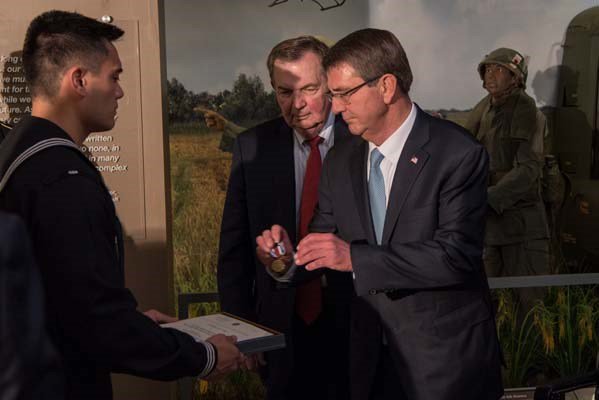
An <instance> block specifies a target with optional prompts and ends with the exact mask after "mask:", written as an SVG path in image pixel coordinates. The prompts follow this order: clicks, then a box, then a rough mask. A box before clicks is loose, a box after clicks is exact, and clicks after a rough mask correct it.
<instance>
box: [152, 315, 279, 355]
mask: <svg viewBox="0 0 599 400" xmlns="http://www.w3.org/2000/svg"><path fill="white" fill-rule="evenodd" d="M161 326H162V327H164V328H174V329H177V330H180V331H181V332H185V333H187V334H188V335H190V336H192V337H193V338H194V339H195V340H196V341H200V340H201V341H205V340H206V339H208V338H209V337H210V336H213V335H216V334H218V333H222V334H224V335H228V336H230V335H234V336H236V337H237V348H238V349H239V351H241V352H242V353H244V354H251V353H260V352H264V351H269V350H277V349H282V348H283V347H285V335H283V334H282V333H280V332H277V331H275V330H272V329H269V328H266V327H264V326H261V325H258V324H256V323H254V322H251V321H247V320H245V319H242V318H239V317H237V316H235V315H232V314H228V313H217V314H211V315H204V316H201V317H196V318H189V319H184V320H181V321H177V322H172V323H169V324H163V325H161Z"/></svg>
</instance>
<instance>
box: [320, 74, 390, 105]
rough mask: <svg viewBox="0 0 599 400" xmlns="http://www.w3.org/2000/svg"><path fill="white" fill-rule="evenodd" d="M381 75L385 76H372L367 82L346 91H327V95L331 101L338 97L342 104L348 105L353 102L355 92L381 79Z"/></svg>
mask: <svg viewBox="0 0 599 400" xmlns="http://www.w3.org/2000/svg"><path fill="white" fill-rule="evenodd" d="M381 76H383V75H379V76H377V77H376V78H372V79H369V80H367V81H366V82H362V83H360V84H359V85H358V86H355V87H353V88H351V89H348V90H346V91H345V92H341V93H333V92H328V93H326V96H327V98H328V99H329V101H333V99H337V100H339V101H340V102H341V103H342V104H344V105H348V104H349V103H350V102H351V99H350V97H351V96H352V95H353V94H354V93H356V92H357V91H358V90H360V89H362V87H364V86H366V85H368V84H369V83H372V82H374V81H377V80H379V79H380V78H381Z"/></svg>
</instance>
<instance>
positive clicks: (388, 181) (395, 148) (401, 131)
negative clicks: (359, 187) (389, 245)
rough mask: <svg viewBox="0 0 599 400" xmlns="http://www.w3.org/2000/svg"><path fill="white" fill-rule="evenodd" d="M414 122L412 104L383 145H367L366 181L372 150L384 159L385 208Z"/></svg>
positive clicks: (382, 171)
mask: <svg viewBox="0 0 599 400" xmlns="http://www.w3.org/2000/svg"><path fill="white" fill-rule="evenodd" d="M414 121H416V106H415V105H414V103H412V109H411V110H410V114H409V115H408V118H406V120H405V121H404V122H403V123H402V124H401V125H400V126H399V128H397V130H396V131H395V132H393V133H392V134H391V136H389V137H388V138H387V140H385V141H384V142H383V144H381V145H380V146H378V147H377V146H376V145H375V144H374V143H372V142H369V143H368V160H367V161H368V162H367V164H366V165H367V167H366V174H367V175H366V176H367V179H370V154H371V153H372V150H374V149H378V150H379V152H380V153H381V154H382V155H383V157H384V158H383V160H382V161H381V167H380V168H381V173H382V174H383V180H384V181H385V202H386V204H387V207H388V206H389V193H391V186H392V185H393V177H394V176H395V170H396V169H397V163H398V162H399V157H400V156H401V152H402V151H403V148H404V145H405V144H406V140H408V136H409V135H410V132H411V131H412V128H413V127H414Z"/></svg>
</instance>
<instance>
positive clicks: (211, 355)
mask: <svg viewBox="0 0 599 400" xmlns="http://www.w3.org/2000/svg"><path fill="white" fill-rule="evenodd" d="M198 343H199V344H201V345H202V346H204V347H205V348H206V366H205V367H204V369H203V370H202V372H200V375H198V377H199V378H204V377H206V376H208V375H210V374H211V373H212V371H213V370H214V368H215V367H216V361H217V357H218V353H217V352H216V347H214V345H213V344H212V343H210V342H198Z"/></svg>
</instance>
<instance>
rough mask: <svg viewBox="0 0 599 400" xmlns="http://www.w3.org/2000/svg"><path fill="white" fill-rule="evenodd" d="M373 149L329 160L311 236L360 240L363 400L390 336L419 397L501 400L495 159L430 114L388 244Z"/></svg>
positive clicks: (396, 203)
mask: <svg viewBox="0 0 599 400" xmlns="http://www.w3.org/2000/svg"><path fill="white" fill-rule="evenodd" d="M367 159H368V143H367V142H366V141H364V140H362V139H361V138H357V137H356V138H354V139H353V140H349V141H345V142H343V143H341V144H340V145H339V146H335V148H334V149H333V150H332V151H331V152H330V153H329V156H328V157H327V159H326V161H325V165H324V167H323V174H322V177H321V181H320V194H319V208H318V210H317V212H316V215H315V217H314V219H313V220H312V224H311V226H310V230H311V231H317V232H336V233H337V235H339V236H340V237H341V238H342V239H344V240H345V241H347V242H349V243H351V258H352V264H353V270H354V272H355V280H354V286H355V290H356V294H357V297H356V298H355V299H354V302H353V306H352V311H351V313H352V331H351V344H352V354H351V373H350V375H351V383H352V388H351V389H352V398H353V399H367V398H368V396H369V393H370V391H371V389H372V388H371V385H372V382H373V378H374V375H375V371H376V366H377V362H378V359H377V358H378V354H379V352H380V346H381V341H382V332H381V331H384V333H385V335H386V337H387V340H388V342H389V348H390V350H391V355H392V357H393V360H394V364H395V366H396V368H397V369H398V371H399V373H400V375H401V379H400V380H401V384H402V387H403V389H404V392H405V394H406V395H407V398H409V399H410V400H418V399H423V400H424V399H427V400H430V399H435V400H439V399H448V400H449V399H458V398H459V399H472V400H474V399H497V398H499V397H500V394H501V393H502V386H501V378H500V351H499V347H498V341H497V336H496V333H495V327H494V321H493V313H492V308H491V306H490V301H489V290H488V286H487V283H486V277H485V274H484V270H483V267H482V259H481V258H482V246H483V243H482V240H483V233H484V218H485V210H486V188H487V175H488V157H487V153H486V152H485V150H484V148H483V147H482V146H481V145H480V144H478V143H477V142H476V140H474V139H473V138H472V136H471V135H470V134H469V133H468V132H466V131H465V130H464V129H462V128H460V127H458V126H457V125H455V124H453V123H450V122H447V121H443V120H440V119H436V118H433V117H431V116H429V115H428V114H426V113H424V112H422V111H421V110H420V109H418V114H417V117H416V121H415V124H414V127H413V129H412V131H411V132H410V134H409V137H408V139H407V141H406V144H405V146H404V149H403V151H402V154H401V157H400V159H399V163H398V165H397V169H396V172H395V176H394V180H393V185H392V189H391V193H390V199H389V203H388V208H387V214H386V219H385V225H384V229H383V239H382V245H380V246H379V245H377V244H376V240H375V235H374V229H373V224H372V220H371V216H370V209H369V200H368V189H367V188H368V185H367V180H366V168H367V165H366V163H367Z"/></svg>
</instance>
